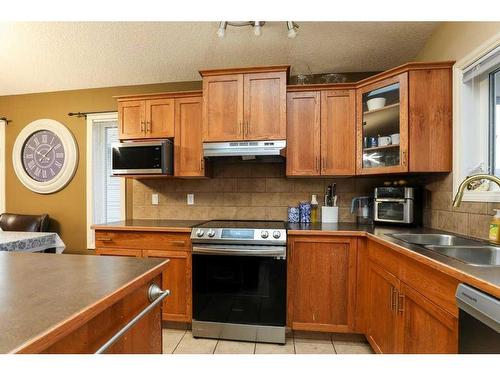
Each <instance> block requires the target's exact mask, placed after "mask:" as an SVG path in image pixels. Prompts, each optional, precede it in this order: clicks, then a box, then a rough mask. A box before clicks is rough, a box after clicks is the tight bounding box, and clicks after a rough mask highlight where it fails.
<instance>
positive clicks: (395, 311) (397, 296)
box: [367, 262, 458, 354]
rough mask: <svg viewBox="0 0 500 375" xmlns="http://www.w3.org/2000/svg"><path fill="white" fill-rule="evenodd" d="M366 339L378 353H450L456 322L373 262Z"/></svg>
mask: <svg viewBox="0 0 500 375" xmlns="http://www.w3.org/2000/svg"><path fill="white" fill-rule="evenodd" d="M369 275H370V276H369V280H370V281H369V282H370V287H369V290H370V293H369V296H370V297H369V299H370V300H369V306H370V307H369V318H368V332H367V338H368V341H369V342H370V344H371V345H372V347H373V349H374V350H375V351H376V352H378V353H387V354H390V353H404V354H453V353H457V351H458V319H457V317H455V316H453V315H452V314H450V313H449V312H447V311H445V310H443V309H442V308H440V307H439V306H437V305H436V304H434V303H433V302H431V301H430V300H429V299H427V298H426V297H424V296H423V295H422V294H421V293H419V292H418V291H416V290H415V289H413V288H412V287H410V286H408V285H406V284H405V283H404V282H402V281H400V280H399V279H398V278H396V276H394V275H392V274H391V273H389V272H388V271H386V270H384V269H383V268H381V267H380V266H378V265H376V264H374V263H373V262H372V263H371V264H370V267H369Z"/></svg>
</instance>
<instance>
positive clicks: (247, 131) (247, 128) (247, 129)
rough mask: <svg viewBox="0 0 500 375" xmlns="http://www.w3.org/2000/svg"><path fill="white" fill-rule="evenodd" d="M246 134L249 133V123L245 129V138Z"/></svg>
mask: <svg viewBox="0 0 500 375" xmlns="http://www.w3.org/2000/svg"><path fill="white" fill-rule="evenodd" d="M248 133H250V122H249V121H247V127H246V131H245V137H246V136H247V135H248Z"/></svg>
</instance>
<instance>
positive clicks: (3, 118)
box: [0, 117, 12, 124]
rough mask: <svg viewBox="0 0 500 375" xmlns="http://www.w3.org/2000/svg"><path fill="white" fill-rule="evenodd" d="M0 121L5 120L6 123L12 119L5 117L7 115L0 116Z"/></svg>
mask: <svg viewBox="0 0 500 375" xmlns="http://www.w3.org/2000/svg"><path fill="white" fill-rule="evenodd" d="M0 121H5V123H6V124H8V123H9V122H12V120H9V119H7V117H0Z"/></svg>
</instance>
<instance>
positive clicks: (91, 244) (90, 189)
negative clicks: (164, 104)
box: [86, 112, 127, 249]
mask: <svg viewBox="0 0 500 375" xmlns="http://www.w3.org/2000/svg"><path fill="white" fill-rule="evenodd" d="M103 121H115V122H116V123H117V125H118V112H103V113H97V114H89V115H87V198H86V204H87V249H95V231H94V230H93V229H91V228H90V227H91V226H92V225H93V224H94V223H93V221H94V220H93V218H94V176H93V173H92V170H93V163H94V159H93V139H94V122H103ZM118 126H119V125H118ZM120 190H121V215H120V216H121V220H125V218H126V202H127V198H126V189H125V179H124V178H122V180H121V182H120Z"/></svg>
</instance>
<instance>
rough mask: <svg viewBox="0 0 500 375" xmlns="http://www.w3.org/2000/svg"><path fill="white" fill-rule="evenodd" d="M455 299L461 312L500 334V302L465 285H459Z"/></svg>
mask: <svg viewBox="0 0 500 375" xmlns="http://www.w3.org/2000/svg"><path fill="white" fill-rule="evenodd" d="M455 297H456V299H457V305H458V308H459V309H460V310H463V311H465V312H466V313H467V314H469V315H472V316H473V317H474V318H476V319H477V320H479V321H480V322H482V323H484V324H486V325H487V326H488V327H490V328H491V329H493V330H495V331H496V332H498V333H500V300H498V299H496V298H494V297H492V296H490V295H488V294H486V293H483V292H481V291H479V290H477V289H474V288H472V287H470V286H468V285H465V284H458V287H457V291H456V293H455Z"/></svg>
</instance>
